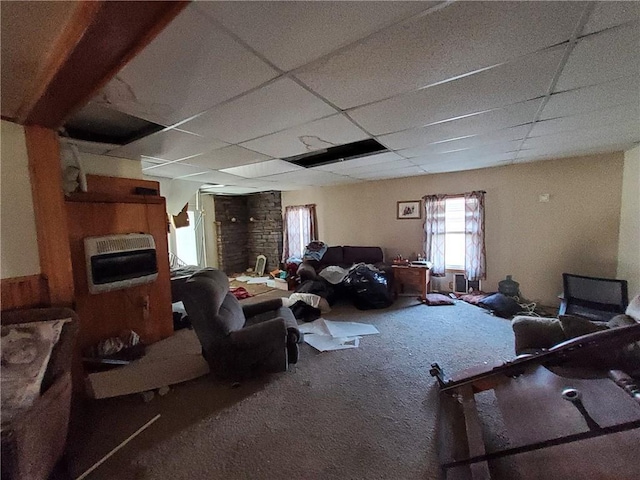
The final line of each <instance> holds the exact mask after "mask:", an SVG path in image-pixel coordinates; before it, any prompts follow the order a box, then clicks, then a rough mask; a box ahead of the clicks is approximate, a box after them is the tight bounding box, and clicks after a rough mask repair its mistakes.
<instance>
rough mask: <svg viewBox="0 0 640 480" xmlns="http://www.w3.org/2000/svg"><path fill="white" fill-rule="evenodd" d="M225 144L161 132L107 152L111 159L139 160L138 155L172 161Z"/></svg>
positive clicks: (192, 136) (172, 131)
mask: <svg viewBox="0 0 640 480" xmlns="http://www.w3.org/2000/svg"><path fill="white" fill-rule="evenodd" d="M225 145H226V143H224V142H221V141H219V140H215V139H212V138H205V137H201V136H199V135H194V134H192V133H188V132H184V131H181V130H176V129H170V130H163V131H160V132H157V133H154V134H152V135H149V136H147V137H144V138H141V139H140V140H136V141H135V142H131V143H129V144H127V145H124V146H122V147H119V148H116V149H114V150H111V151H110V152H109V155H110V156H113V157H125V158H139V157H140V155H144V156H147V157H154V158H159V159H162V160H167V161H172V160H179V159H181V158H185V157H190V156H192V155H197V154H199V153H202V152H206V151H208V150H213V149H214V148H220V147H223V146H225Z"/></svg>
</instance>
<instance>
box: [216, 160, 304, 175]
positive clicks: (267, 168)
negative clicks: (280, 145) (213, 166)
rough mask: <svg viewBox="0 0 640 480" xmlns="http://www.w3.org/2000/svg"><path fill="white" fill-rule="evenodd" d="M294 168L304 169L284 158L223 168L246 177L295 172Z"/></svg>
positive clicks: (227, 171)
mask: <svg viewBox="0 0 640 480" xmlns="http://www.w3.org/2000/svg"><path fill="white" fill-rule="evenodd" d="M294 170H304V169H303V168H302V167H298V166H297V165H293V164H292V163H289V162H285V161H283V160H267V161H266V162H259V163H253V164H251V165H243V166H241V167H231V168H224V169H222V171H223V172H225V173H230V174H232V175H238V176H239V177H244V178H259V177H266V176H269V175H275V174H277V173H285V172H293V171H294Z"/></svg>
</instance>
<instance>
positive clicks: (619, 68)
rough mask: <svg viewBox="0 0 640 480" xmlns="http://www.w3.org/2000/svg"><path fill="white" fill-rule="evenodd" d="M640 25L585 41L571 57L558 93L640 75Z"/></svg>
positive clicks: (595, 36)
mask: <svg viewBox="0 0 640 480" xmlns="http://www.w3.org/2000/svg"><path fill="white" fill-rule="evenodd" d="M639 46H640V23H638V22H635V23H632V24H629V25H625V26H621V27H618V28H614V29H611V30H605V31H603V32H600V33H596V34H595V35H592V36H588V37H585V38H582V39H581V40H580V41H579V42H578V44H577V45H576V46H575V48H574V50H573V52H571V55H570V56H569V60H568V61H567V64H566V66H565V67H564V69H563V70H562V74H561V75H560V78H559V80H558V83H557V85H556V89H555V91H556V92H559V91H563V90H570V89H572V88H578V87H584V86H588V85H596V84H598V83H604V82H606V81H609V80H614V79H616V78H620V77H624V76H629V75H638V72H639V71H640V48H639Z"/></svg>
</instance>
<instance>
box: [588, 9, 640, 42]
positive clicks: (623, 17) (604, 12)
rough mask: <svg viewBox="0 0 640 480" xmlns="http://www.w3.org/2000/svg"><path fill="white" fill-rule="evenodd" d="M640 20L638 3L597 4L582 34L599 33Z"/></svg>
mask: <svg viewBox="0 0 640 480" xmlns="http://www.w3.org/2000/svg"><path fill="white" fill-rule="evenodd" d="M639 18H640V2H637V1H633V2H629V1H625V2H615V1H605V2H598V3H597V4H596V6H595V8H594V10H593V12H592V13H591V16H590V17H589V21H588V22H587V24H586V25H585V26H584V29H583V30H582V34H583V35H586V34H589V33H594V32H599V31H600V30H604V29H605V28H611V27H615V26H617V25H621V24H623V23H626V22H628V21H632V20H634V19H635V20H637V19H639Z"/></svg>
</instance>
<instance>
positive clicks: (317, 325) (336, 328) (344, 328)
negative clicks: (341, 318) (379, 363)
mask: <svg viewBox="0 0 640 480" xmlns="http://www.w3.org/2000/svg"><path fill="white" fill-rule="evenodd" d="M299 329H300V332H302V333H304V334H305V335H304V341H305V342H306V343H307V344H309V345H311V346H312V347H313V348H315V349H316V350H318V351H320V352H327V351H331V350H344V349H348V348H357V347H358V346H359V343H360V339H361V337H362V336H364V335H375V334H378V333H380V331H379V330H378V329H377V328H376V327H375V326H373V325H370V324H368V323H359V322H334V321H331V320H325V319H324V318H319V319H317V320H315V321H313V322H310V323H307V324H304V325H301V326H300V327H299Z"/></svg>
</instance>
